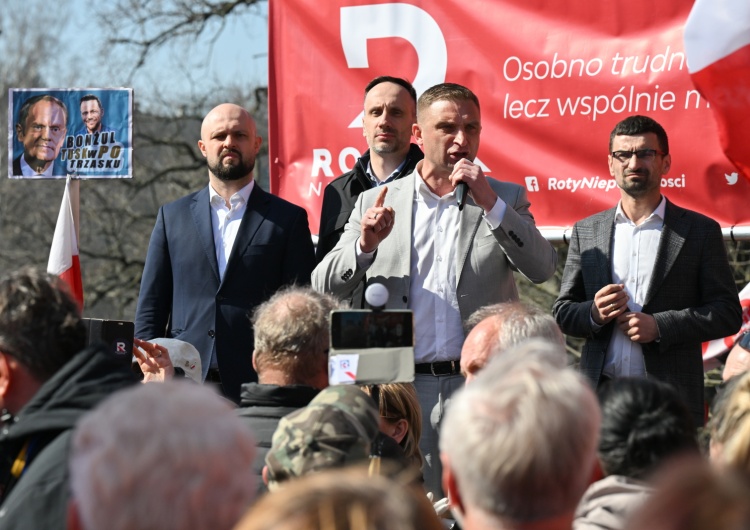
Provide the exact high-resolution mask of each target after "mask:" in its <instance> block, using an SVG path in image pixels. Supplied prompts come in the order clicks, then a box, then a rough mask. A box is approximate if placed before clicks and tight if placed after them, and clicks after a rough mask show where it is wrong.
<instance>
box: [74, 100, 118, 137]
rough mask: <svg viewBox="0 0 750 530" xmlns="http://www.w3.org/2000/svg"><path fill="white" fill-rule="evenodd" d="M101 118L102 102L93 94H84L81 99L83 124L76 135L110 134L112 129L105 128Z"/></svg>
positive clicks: (102, 112) (102, 111)
mask: <svg viewBox="0 0 750 530" xmlns="http://www.w3.org/2000/svg"><path fill="white" fill-rule="evenodd" d="M102 118H104V107H103V106H102V101H101V100H100V99H99V98H98V97H97V96H95V95H94V94H86V95H85V96H83V97H82V98H81V121H82V122H83V127H81V128H80V129H79V130H78V131H77V132H76V135H78V134H93V133H103V132H112V131H113V130H114V129H112V128H110V127H107V126H106V125H105V124H104V123H103V122H102Z"/></svg>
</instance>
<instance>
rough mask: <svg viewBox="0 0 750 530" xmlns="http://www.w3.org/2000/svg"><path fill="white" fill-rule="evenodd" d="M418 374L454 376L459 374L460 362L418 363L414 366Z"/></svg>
mask: <svg viewBox="0 0 750 530" xmlns="http://www.w3.org/2000/svg"><path fill="white" fill-rule="evenodd" d="M414 371H415V372H416V373H418V374H431V375H456V374H460V373H461V364H460V361H438V362H436V363H419V364H415V365H414Z"/></svg>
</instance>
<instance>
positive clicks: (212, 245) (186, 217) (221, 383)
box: [135, 103, 315, 403]
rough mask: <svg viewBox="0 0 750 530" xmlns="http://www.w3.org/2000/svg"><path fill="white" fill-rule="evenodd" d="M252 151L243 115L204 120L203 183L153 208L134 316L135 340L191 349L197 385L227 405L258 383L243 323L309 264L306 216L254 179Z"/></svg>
mask: <svg viewBox="0 0 750 530" xmlns="http://www.w3.org/2000/svg"><path fill="white" fill-rule="evenodd" d="M260 145H261V138H260V136H258V135H257V133H256V126H255V122H254V120H253V118H252V117H251V116H250V113H248V112H247V111H246V110H245V109H243V108H242V107H239V106H237V105H233V104H229V103H225V104H222V105H219V106H217V107H215V108H214V109H213V110H211V111H210V112H209V113H208V114H207V115H206V117H205V119H204V120H203V124H202V126H201V139H200V140H199V141H198V147H199V148H200V151H201V153H202V154H203V156H204V157H205V158H206V161H207V165H208V180H209V184H208V186H206V187H205V188H203V189H202V190H200V191H198V192H195V193H191V194H190V195H188V196H186V197H183V198H182V199H179V200H177V201H175V202H172V203H169V204H166V205H164V206H162V207H161V208H160V209H159V214H158V216H157V219H156V226H155V227H154V231H153V233H152V234H151V241H150V242H149V248H148V254H147V255H146V264H145V267H144V269H143V277H142V280H141V290H140V295H139V298H138V307H137V310H136V317H135V336H136V337H138V338H140V339H150V338H153V337H169V338H176V339H180V340H183V341H185V342H188V343H190V344H192V345H193V346H195V348H196V349H197V350H198V351H199V352H200V355H201V365H202V378H203V380H204V381H209V382H211V383H214V384H216V385H218V387H219V388H220V389H221V391H222V392H223V394H224V395H225V396H227V397H228V398H230V399H232V400H233V401H235V402H236V403H239V400H240V386H241V385H242V384H243V383H247V382H250V381H255V380H257V375H256V373H255V371H254V370H253V366H252V355H250V347H251V345H252V344H253V329H252V325H251V323H250V321H249V319H248V318H247V316H248V314H249V313H250V312H252V310H253V309H254V308H255V307H256V306H257V305H258V304H260V303H262V302H264V301H265V300H267V299H268V298H270V296H271V295H272V294H273V293H274V292H276V291H277V290H278V289H279V288H280V287H282V286H284V285H290V284H298V285H301V284H309V282H310V272H311V271H312V269H313V267H314V265H315V255H314V250H313V245H312V239H311V236H310V229H309V227H308V222H307V213H306V212H305V210H303V209H302V208H300V207H298V206H295V205H293V204H291V203H289V202H287V201H284V200H282V199H280V198H278V197H275V196H273V195H271V194H269V193H267V192H265V191H263V190H262V189H261V188H260V186H258V185H257V183H256V182H255V181H254V180H253V169H254V167H255V158H256V156H257V154H258V150H259V149H260Z"/></svg>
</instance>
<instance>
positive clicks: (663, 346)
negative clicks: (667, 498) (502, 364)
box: [553, 116, 742, 425]
mask: <svg viewBox="0 0 750 530" xmlns="http://www.w3.org/2000/svg"><path fill="white" fill-rule="evenodd" d="M609 151H610V154H609V171H610V174H611V175H612V176H613V177H614V178H615V180H616V181H617V185H618V187H619V188H620V202H619V203H618V205H617V207H615V208H612V209H610V210H607V211H604V212H601V213H598V214H595V215H592V216H591V217H588V218H586V219H584V220H582V221H579V222H578V223H576V225H575V226H574V227H573V233H572V235H571V238H570V249H569V250H568V259H567V262H566V263H565V272H564V274H563V280H562V285H561V287H560V296H559V297H558V299H557V301H556V302H555V304H554V307H553V312H554V314H555V319H556V320H557V323H558V324H559V325H560V327H561V328H562V330H563V332H564V333H567V334H569V335H573V336H576V337H585V338H586V339H587V340H586V343H585V345H584V347H583V352H582V355H581V363H580V369H581V371H582V372H583V374H585V375H586V376H587V377H588V378H589V379H590V380H591V382H592V383H593V384H594V386H597V385H599V384H601V383H602V382H603V381H605V380H607V379H612V378H615V377H655V378H657V379H661V380H663V381H666V382H668V383H670V384H672V385H673V386H674V387H675V388H676V389H677V391H678V392H679V393H680V394H681V395H682V397H683V398H684V399H685V400H686V402H687V404H688V406H689V407H690V410H691V412H692V414H693V418H694V419H695V421H696V423H697V425H702V424H703V420H704V409H703V360H702V356H701V343H702V342H704V341H707V340H711V339H716V338H719V337H726V336H728V335H731V334H733V333H735V332H736V331H737V330H738V329H739V327H740V325H741V323H742V309H741V308H740V304H739V299H738V297H737V289H736V287H735V284H734V280H733V278H732V271H731V269H730V267H729V263H728V261H727V255H726V249H725V248H724V243H723V240H722V234H721V229H720V227H719V225H718V223H716V222H715V221H714V220H712V219H709V218H708V217H705V216H703V215H701V214H699V213H696V212H693V211H690V210H686V209H684V208H680V207H679V206H676V205H674V204H673V203H671V202H670V201H669V200H667V199H666V198H665V197H663V196H662V195H661V189H660V186H661V179H662V176H663V175H666V174H667V172H668V171H669V169H670V166H671V164H672V159H671V156H670V155H669V143H668V139H667V133H666V132H665V131H664V128H663V127H662V126H661V125H659V124H658V123H657V122H655V121H654V120H652V119H651V118H648V117H646V116H631V117H629V118H626V119H625V120H623V121H621V122H620V123H618V124H617V125H616V126H615V128H614V130H613V131H612V133H611V135H610V140H609Z"/></svg>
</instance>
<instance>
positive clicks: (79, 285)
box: [47, 177, 83, 310]
mask: <svg viewBox="0 0 750 530" xmlns="http://www.w3.org/2000/svg"><path fill="white" fill-rule="evenodd" d="M78 185H79V182H78V181H77V180H76V181H73V182H71V178H70V177H68V180H67V182H66V183H65V193H64V194H63V199H62V204H61V205H60V214H59V215H58V216H57V225H56V226H55V235H54V236H53V237H52V247H51V248H50V252H49V262H48V263H47V272H48V273H50V274H54V275H56V276H59V277H60V278H61V279H62V280H63V281H64V282H65V283H67V284H68V285H69V286H70V292H71V294H72V295H73V298H75V300H76V301H77V302H78V307H79V309H81V310H83V281H82V279H81V262H80V261H79V258H78V230H77V229H76V221H75V219H76V218H77V217H78V215H77V213H78Z"/></svg>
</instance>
